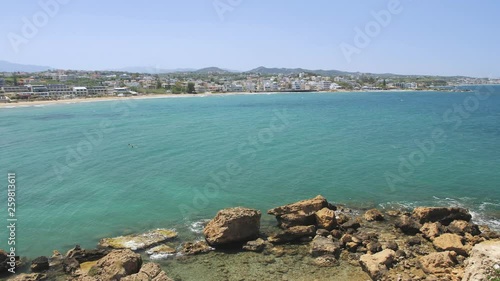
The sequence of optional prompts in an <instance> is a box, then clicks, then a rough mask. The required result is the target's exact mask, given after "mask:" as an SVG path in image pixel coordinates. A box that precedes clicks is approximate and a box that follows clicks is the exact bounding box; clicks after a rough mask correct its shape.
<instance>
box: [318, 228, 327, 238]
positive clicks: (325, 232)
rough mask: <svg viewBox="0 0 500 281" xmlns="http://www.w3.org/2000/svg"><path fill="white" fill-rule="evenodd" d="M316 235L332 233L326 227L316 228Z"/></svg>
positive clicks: (325, 235)
mask: <svg viewBox="0 0 500 281" xmlns="http://www.w3.org/2000/svg"><path fill="white" fill-rule="evenodd" d="M316 235H321V236H324V237H327V236H328V235H330V232H329V231H328V230H326V229H318V230H316Z"/></svg>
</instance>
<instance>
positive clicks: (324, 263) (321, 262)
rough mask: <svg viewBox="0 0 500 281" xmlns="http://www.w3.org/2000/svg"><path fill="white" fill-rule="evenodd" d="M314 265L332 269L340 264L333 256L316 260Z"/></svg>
mask: <svg viewBox="0 0 500 281" xmlns="http://www.w3.org/2000/svg"><path fill="white" fill-rule="evenodd" d="M314 264H315V265H317V266H321V267H332V266H336V265H338V264H339V262H338V261H337V259H336V258H335V257H334V256H332V255H325V256H321V257H317V258H315V259H314Z"/></svg>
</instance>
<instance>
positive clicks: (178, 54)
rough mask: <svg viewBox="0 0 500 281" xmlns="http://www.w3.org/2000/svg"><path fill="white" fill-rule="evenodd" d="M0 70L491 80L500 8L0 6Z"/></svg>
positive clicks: (459, 4)
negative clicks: (264, 71) (290, 71)
mask: <svg viewBox="0 0 500 281" xmlns="http://www.w3.org/2000/svg"><path fill="white" fill-rule="evenodd" d="M4 7H5V11H8V13H5V14H4V20H3V24H2V26H0V33H1V34H3V35H4V36H3V37H2V40H1V43H0V51H1V54H2V55H0V60H5V61H9V62H13V63H20V64H31V65H46V66H50V67H54V68H58V69H75V70H109V69H120V68H125V67H151V68H159V69H178V68H194V69H200V68H204V67H212V66H215V67H220V68H223V69H230V70H236V71H247V70H250V69H253V68H256V67H259V66H265V67H279V68H305V69H312V70H315V69H324V70H332V69H335V70H341V71H349V72H358V71H359V72H370V73H395V74H407V75H443V76H455V75H460V76H471V77H487V78H496V77H500V66H498V62H499V61H500V54H499V53H498V51H497V50H498V49H499V48H500V39H499V38H498V37H495V36H494V34H496V32H497V30H496V28H497V27H498V26H500V19H498V17H497V16H496V12H497V11H498V10H499V8H500V3H499V2H496V1H492V0H489V1H482V2H480V3H479V4H478V3H472V2H467V1H451V0H447V1H440V2H431V1H418V2H417V1H408V0H401V1H397V0H386V1H380V0H377V1H370V2H362V3H361V2H359V1H358V2H353V3H344V2H330V1H320V0H316V1H310V2H308V3H307V4H303V2H300V3H298V2H289V1H284V0H279V1H273V2H271V3H268V2H264V1H246V0H205V1H201V0H188V1H182V2H180V3H179V2H177V1H176V2H174V1H168V2H165V3H164V2H160V1H147V2H145V3H139V2H132V3H123V2H118V1H106V2H105V3H102V2H97V1H95V0H90V1H85V2H83V1H78V0H41V1H37V2H29V3H27V2H19V1H18V2H7V3H5V4H4Z"/></svg>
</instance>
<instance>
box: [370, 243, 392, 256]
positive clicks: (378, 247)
mask: <svg viewBox="0 0 500 281" xmlns="http://www.w3.org/2000/svg"><path fill="white" fill-rule="evenodd" d="M396 246H397V244H396ZM366 249H367V250H368V251H370V253H371V254H375V253H378V252H380V251H382V244H380V243H379V242H369V243H368V244H366ZM396 250H397V248H396Z"/></svg>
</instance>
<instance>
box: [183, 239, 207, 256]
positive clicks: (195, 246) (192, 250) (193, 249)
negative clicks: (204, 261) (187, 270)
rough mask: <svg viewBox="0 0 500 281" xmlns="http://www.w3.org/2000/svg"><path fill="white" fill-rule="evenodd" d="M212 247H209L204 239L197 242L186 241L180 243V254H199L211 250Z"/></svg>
mask: <svg viewBox="0 0 500 281" xmlns="http://www.w3.org/2000/svg"><path fill="white" fill-rule="evenodd" d="M213 250H214V248H212V247H210V246H209V245H208V244H207V242H205V241H197V242H186V243H184V244H182V250H181V252H180V253H181V254H183V255H188V256H192V255H199V254H206V253H208V252H210V251H213Z"/></svg>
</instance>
